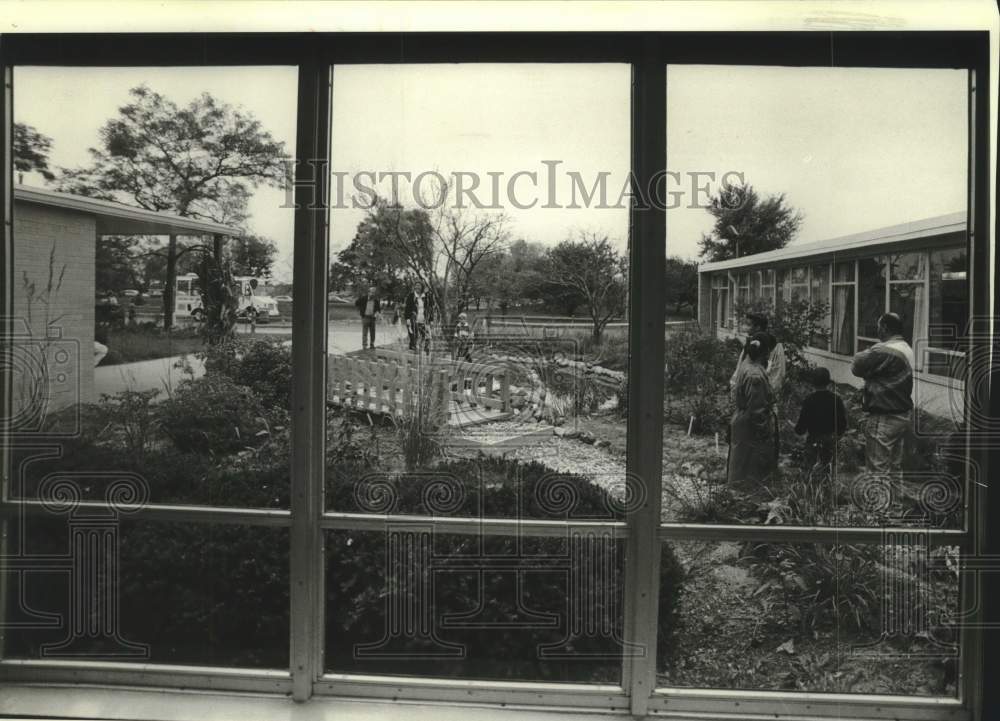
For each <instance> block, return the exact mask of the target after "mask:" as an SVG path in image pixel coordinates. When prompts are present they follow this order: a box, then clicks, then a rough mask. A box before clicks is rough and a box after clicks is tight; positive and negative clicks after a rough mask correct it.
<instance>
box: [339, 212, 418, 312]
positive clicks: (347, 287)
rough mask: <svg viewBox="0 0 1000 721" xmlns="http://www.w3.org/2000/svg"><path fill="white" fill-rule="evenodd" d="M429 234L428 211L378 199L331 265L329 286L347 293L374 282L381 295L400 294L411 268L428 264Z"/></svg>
mask: <svg viewBox="0 0 1000 721" xmlns="http://www.w3.org/2000/svg"><path fill="white" fill-rule="evenodd" d="M432 235H433V231H432V228H431V221H430V217H429V216H428V214H427V211H425V210H421V209H415V210H407V209H405V208H403V207H402V206H401V205H399V204H398V203H391V202H389V201H387V200H384V199H382V198H379V199H377V200H376V201H375V203H374V205H373V206H372V208H371V209H370V210H369V211H368V214H367V215H366V216H365V218H364V220H362V221H361V223H359V224H358V229H357V232H356V233H355V234H354V238H353V239H352V240H351V243H350V245H348V246H347V247H346V248H344V249H343V250H342V251H340V252H339V253H338V254H337V260H336V261H334V262H333V263H332V264H331V266H330V288H332V289H333V290H337V291H343V292H346V291H356V290H358V289H359V288H362V287H365V288H367V287H368V286H372V285H374V286H376V287H378V288H380V289H381V291H382V292H383V293H384V294H387V295H389V296H391V297H394V298H399V297H402V296H403V294H404V293H405V289H406V277H407V276H408V275H413V274H414V271H413V267H414V266H416V267H418V268H428V267H429V265H430V263H431V256H432V249H431V246H432V243H433V238H432Z"/></svg>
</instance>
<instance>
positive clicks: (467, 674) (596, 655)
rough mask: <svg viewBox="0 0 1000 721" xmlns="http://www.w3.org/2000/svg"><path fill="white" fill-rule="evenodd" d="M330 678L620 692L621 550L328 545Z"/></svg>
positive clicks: (501, 540)
mask: <svg viewBox="0 0 1000 721" xmlns="http://www.w3.org/2000/svg"><path fill="white" fill-rule="evenodd" d="M326 563H327V581H328V587H327V589H328V590H327V599H328V600H327V616H326V632H327V635H326V654H325V658H326V663H325V667H326V670H327V671H328V672H335V673H356V674H390V675H404V676H433V677H444V678H468V679H485V680H509V681H549V682H563V683H619V682H620V678H621V662H622V653H623V649H624V648H626V647H625V646H624V644H623V642H622V620H623V616H622V606H623V600H624V599H623V595H622V591H623V586H624V573H625V567H624V543H623V542H621V541H616V540H614V539H612V538H611V537H610V536H609V535H607V534H603V533H600V532H598V533H593V534H591V533H588V534H586V535H580V536H578V535H570V534H567V535H566V536H563V537H552V538H513V537H495V536H480V535H471V536H457V535H448V534H436V533H433V532H429V531H421V530H419V529H413V528H410V529H406V528H398V529H392V530H390V531H389V532H388V533H385V534H381V533H371V532H356V531H332V532H329V533H328V534H327V550H326Z"/></svg>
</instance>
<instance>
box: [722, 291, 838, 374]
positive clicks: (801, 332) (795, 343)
mask: <svg viewBox="0 0 1000 721" xmlns="http://www.w3.org/2000/svg"><path fill="white" fill-rule="evenodd" d="M734 312H735V314H736V317H737V318H745V317H746V316H747V314H748V313H757V314H760V315H763V316H764V317H765V318H767V329H768V331H769V332H770V333H771V334H772V335H773V336H774V337H775V338H777V339H778V341H779V342H780V343H782V344H783V345H784V346H785V357H786V358H787V360H788V363H789V365H791V366H793V367H795V368H798V369H805V368H808V367H809V366H810V363H809V361H808V360H807V359H806V357H805V355H804V353H803V351H804V350H805V348H806V347H807V346H810V345H814V344H815V343H816V340H817V339H820V340H823V339H828V338H829V337H830V329H829V328H828V327H827V316H828V314H829V312H830V305H829V303H823V302H815V303H811V302H809V301H808V300H805V299H798V300H790V301H784V302H782V303H779V305H778V307H777V309H776V308H775V307H774V306H773V305H772V304H771V302H770V301H768V300H765V299H760V298H758V299H756V300H753V301H751V302H749V303H746V304H738V305H737V306H736V308H735V310H734Z"/></svg>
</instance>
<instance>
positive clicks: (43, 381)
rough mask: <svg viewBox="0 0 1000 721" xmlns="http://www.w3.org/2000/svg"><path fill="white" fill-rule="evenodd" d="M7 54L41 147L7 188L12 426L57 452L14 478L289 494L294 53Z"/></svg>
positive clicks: (155, 495) (280, 501) (155, 491)
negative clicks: (137, 58)
mask: <svg viewBox="0 0 1000 721" xmlns="http://www.w3.org/2000/svg"><path fill="white" fill-rule="evenodd" d="M14 74H15V82H14V88H15V90H14V92H15V94H16V98H15V103H14V107H15V108H16V117H15V123H16V125H17V127H18V128H23V129H24V133H25V137H26V138H27V139H28V140H29V141H30V142H32V143H35V144H36V148H35V149H36V150H41V151H42V155H43V156H44V155H47V156H48V160H47V165H48V166H49V167H48V168H46V167H44V166H45V165H46V163H44V162H43V163H42V165H38V163H37V162H34V161H30V162H29V161H28V159H26V158H25V159H23V161H24V162H23V163H21V164H19V169H20V172H19V173H18V178H17V180H18V183H17V185H16V186H15V188H14V206H15V214H14V215H15V225H14V228H13V238H14V243H13V244H14V248H13V257H14V262H15V267H14V269H13V273H14V276H15V277H16V278H17V279H18V286H17V288H16V290H15V292H14V294H13V296H14V316H15V318H16V321H15V322H16V323H17V324H18V325H19V327H20V331H19V336H20V338H19V345H20V349H19V355H20V356H21V358H22V359H23V361H24V363H23V364H22V367H23V372H21V373H18V374H17V378H16V380H15V398H16V399H17V400H16V401H15V403H16V404H17V405H18V407H19V410H18V411H16V414H17V415H20V416H21V421H19V423H21V422H23V423H22V424H21V425H22V427H21V428H19V429H18V430H17V431H16V433H17V435H18V437H19V438H25V439H26V438H29V437H31V436H34V435H37V434H39V433H47V434H54V435H55V436H57V437H58V438H57V440H56V441H54V442H55V443H57V444H58V445H59V446H60V450H61V456H59V457H50V458H48V459H45V460H43V461H40V462H39V463H34V464H29V465H27V466H25V467H24V473H23V475H22V477H19V478H17V479H15V481H14V483H13V486H14V487H13V488H12V491H13V492H14V494H15V495H27V496H34V495H36V494H37V493H38V487H39V484H40V483H41V482H42V481H43V479H44V478H45V476H46V475H47V474H51V473H73V474H90V475H91V476H92V477H93V478H94V479H95V480H94V481H93V482H92V483H90V484H88V486H87V487H86V488H84V489H83V492H84V493H85V494H86V496H87V497H88V498H98V499H99V498H102V497H103V496H102V494H103V491H104V487H105V486H106V485H107V482H108V479H107V476H113V475H115V474H123V473H124V474H131V475H132V476H137V477H141V478H142V479H144V482H145V486H146V490H147V491H148V500H149V501H150V502H152V503H173V504H198V505H217V506H255V507H271V508H273V507H285V508H287V507H288V486H289V483H288V477H289V454H288V448H289V429H290V423H289V413H290V387H291V353H290V345H291V338H292V330H291V295H292V277H291V263H292V244H293V212H294V211H293V209H292V208H291V207H287V206H286V201H285V198H286V195H285V187H284V182H285V176H286V170H287V168H288V159H289V157H290V156H291V155H292V154H293V153H294V148H295V117H296V93H297V81H296V75H297V70H296V69H295V68H294V67H267V68H261V67H242V68H239V67H214V68H198V67H191V68H86V67H75V68H59V67H23V68H22V67H19V68H16V69H15V73H14ZM19 162H20V161H19ZM22 165H23V166H24V167H23V168H22ZM59 168H62V170H60V171H59V172H58V173H55V172H53V171H55V170H56V169H59Z"/></svg>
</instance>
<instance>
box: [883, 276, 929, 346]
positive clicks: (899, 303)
mask: <svg viewBox="0 0 1000 721" xmlns="http://www.w3.org/2000/svg"><path fill="white" fill-rule="evenodd" d="M926 308H927V303H926V296H925V291H924V284H923V283H892V284H891V285H890V286H889V310H890V311H892V312H893V313H897V314H898V315H899V317H900V319H901V320H902V321H903V337H904V338H905V339H906V341H907V343H909V344H910V345H911V346H913V347H925V346H926V345H927V330H926V328H927V316H926V312H927V311H926Z"/></svg>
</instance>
